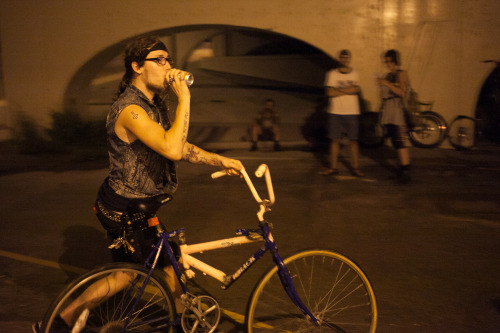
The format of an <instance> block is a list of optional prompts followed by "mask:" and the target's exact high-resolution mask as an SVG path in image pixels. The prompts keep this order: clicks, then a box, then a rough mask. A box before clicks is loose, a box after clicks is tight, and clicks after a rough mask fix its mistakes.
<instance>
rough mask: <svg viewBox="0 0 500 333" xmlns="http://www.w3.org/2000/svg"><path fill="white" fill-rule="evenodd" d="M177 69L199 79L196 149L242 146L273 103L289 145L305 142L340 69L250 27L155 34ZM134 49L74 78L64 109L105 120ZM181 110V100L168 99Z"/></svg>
mask: <svg viewBox="0 0 500 333" xmlns="http://www.w3.org/2000/svg"><path fill="white" fill-rule="evenodd" d="M152 34H154V35H156V36H158V37H159V38H160V39H162V40H163V41H164V42H165V44H166V45H167V47H168V49H169V52H170V54H171V55H172V56H173V58H174V62H175V64H174V66H175V67H177V68H181V69H184V70H186V71H189V72H192V73H193V75H194V78H195V81H194V85H193V86H192V87H191V91H192V99H191V109H192V114H191V129H190V138H189V139H190V142H193V143H201V142H214V141H229V142H234V141H242V140H245V135H246V134H247V127H248V124H249V123H250V122H251V120H252V119H253V117H254V116H255V115H256V114H257V112H258V111H260V109H261V108H262V104H263V101H264V100H265V99H266V98H272V99H274V100H276V105H277V111H278V112H279V113H280V117H281V121H282V132H283V140H285V141H286V140H289V141H297V140H302V139H303V138H302V137H301V134H300V127H301V125H302V124H303V122H304V119H305V118H306V117H307V116H308V115H309V114H311V113H312V112H314V110H315V108H316V104H317V101H318V97H320V96H322V95H323V80H324V74H325V72H326V71H327V70H329V69H331V68H333V67H336V66H337V62H336V60H335V59H333V58H331V57H330V56H328V55H327V54H325V53H324V52H323V51H321V50H320V49H318V48H316V47H314V46H312V45H310V44H308V43H306V42H304V41H300V40H297V39H295V38H292V37H289V36H285V35H282V34H278V33H274V32H270V31H266V30H259V29H253V28H247V27H234V26H210V25H207V26H185V27H178V28H173V29H172V28H171V29H165V30H161V31H154V32H152ZM126 43H127V41H122V42H120V43H117V44H115V45H111V46H110V47H108V48H107V49H105V50H103V51H101V52H99V53H98V54H96V55H95V56H94V57H93V58H92V59H90V60H89V61H88V62H87V63H86V64H84V65H83V66H82V67H81V68H80V70H79V71H78V72H77V73H75V75H74V76H73V79H72V80H71V82H70V84H69V85H68V88H67V90H66V94H65V107H66V108H68V109H73V110H76V111H77V112H79V113H80V114H81V115H82V117H83V118H85V119H91V120H100V119H105V116H106V115H107V113H108V111H109V107H110V105H111V103H112V101H113V97H114V95H115V93H116V91H117V88H118V84H119V82H120V80H121V78H122V75H123V73H124V69H123V58H122V57H123V50H124V48H125V46H126ZM168 103H169V108H170V109H171V110H175V97H170V98H169V102H168Z"/></svg>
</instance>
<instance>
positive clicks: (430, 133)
mask: <svg viewBox="0 0 500 333" xmlns="http://www.w3.org/2000/svg"><path fill="white" fill-rule="evenodd" d="M446 129H447V126H446V121H445V120H444V119H443V117H441V115H439V114H438V113H436V112H432V111H424V112H422V113H421V114H419V115H417V116H415V126H414V127H413V128H412V129H411V130H410V131H409V134H410V140H411V142H412V144H413V145H414V146H415V147H420V148H434V147H437V146H439V144H440V143H441V142H442V141H443V140H444V138H445V136H446Z"/></svg>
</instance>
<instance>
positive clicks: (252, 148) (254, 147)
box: [250, 142, 257, 151]
mask: <svg viewBox="0 0 500 333" xmlns="http://www.w3.org/2000/svg"><path fill="white" fill-rule="evenodd" d="M256 150H257V142H253V143H252V147H250V151H256Z"/></svg>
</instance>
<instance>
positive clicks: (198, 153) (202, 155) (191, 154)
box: [183, 145, 222, 166]
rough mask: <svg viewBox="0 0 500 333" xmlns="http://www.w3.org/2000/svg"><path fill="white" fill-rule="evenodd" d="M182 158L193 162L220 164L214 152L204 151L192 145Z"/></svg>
mask: <svg viewBox="0 0 500 333" xmlns="http://www.w3.org/2000/svg"><path fill="white" fill-rule="evenodd" d="M183 159H184V160H186V161H188V162H190V163H194V164H208V165H213V166H222V163H221V161H220V160H219V159H218V158H217V155H216V154H212V153H209V152H206V151H204V150H202V149H200V148H198V147H196V146H194V145H191V147H189V149H188V151H187V153H186V154H185V155H184V156H183Z"/></svg>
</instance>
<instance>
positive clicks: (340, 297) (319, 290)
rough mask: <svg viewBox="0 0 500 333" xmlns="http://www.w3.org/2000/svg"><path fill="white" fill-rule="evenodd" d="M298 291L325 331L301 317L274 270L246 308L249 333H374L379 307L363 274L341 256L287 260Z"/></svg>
mask: <svg viewBox="0 0 500 333" xmlns="http://www.w3.org/2000/svg"><path fill="white" fill-rule="evenodd" d="M284 262H285V264H286V266H287V268H288V270H289V272H290V275H291V277H292V280H293V283H294V285H295V289H296V290H297V293H298V295H299V297H300V299H301V300H302V302H303V303H304V304H305V305H306V307H307V308H308V309H309V311H311V313H312V314H313V315H314V316H315V317H316V318H318V319H319V320H320V321H321V323H322V325H321V326H316V325H314V323H313V322H311V320H309V319H308V317H307V316H305V315H304V314H302V312H301V311H300V309H299V308H297V307H296V306H295V305H294V304H293V303H292V301H291V300H290V298H289V297H288V295H287V294H286V292H285V291H284V288H283V286H282V284H281V282H280V279H279V277H278V274H277V267H273V268H272V269H270V270H269V271H268V272H266V273H265V274H264V276H263V277H262V278H261V279H260V281H259V282H258V283H257V285H256V286H255V288H254V290H253V292H252V295H251V296H250V299H249V301H248V304H247V312H246V327H247V330H248V332H249V333H251V332H363V333H366V332H375V329H376V326H377V304H376V301H375V294H374V292H373V288H372V287H371V285H370V282H369V281H368V278H367V277H366V275H365V274H364V273H363V271H362V270H361V269H360V268H359V267H358V266H357V265H356V264H355V263H354V262H353V261H351V260H349V259H348V258H346V257H344V256H343V255H341V254H339V253H336V252H332V251H328V250H306V251H302V252H299V253H297V254H295V255H293V256H291V257H289V258H287V259H285V260H284Z"/></svg>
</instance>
